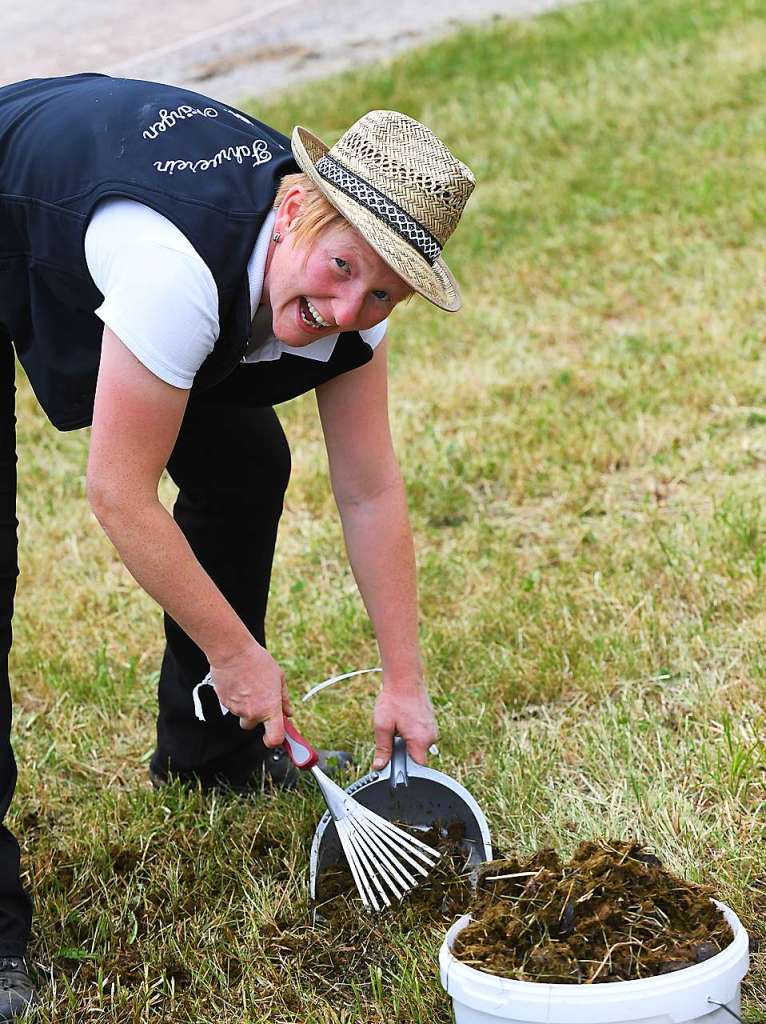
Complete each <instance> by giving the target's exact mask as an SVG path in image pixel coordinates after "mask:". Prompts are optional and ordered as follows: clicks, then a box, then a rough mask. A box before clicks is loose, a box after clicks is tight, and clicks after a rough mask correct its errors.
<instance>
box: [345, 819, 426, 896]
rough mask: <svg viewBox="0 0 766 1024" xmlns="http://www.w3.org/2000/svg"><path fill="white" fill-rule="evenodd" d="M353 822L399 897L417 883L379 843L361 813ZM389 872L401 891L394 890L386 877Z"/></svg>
mask: <svg viewBox="0 0 766 1024" xmlns="http://www.w3.org/2000/svg"><path fill="white" fill-rule="evenodd" d="M354 824H355V825H357V826H358V828H359V829H360V831H361V832H363V833H364V837H365V840H366V841H367V842H368V843H369V844H370V846H371V847H372V848H373V850H374V851H375V853H377V855H378V857H379V858H380V862H379V870H380V872H381V874H382V875H383V877H384V880H385V881H387V882H388V885H389V887H390V888H391V889H393V891H394V892H395V894H396V896H397V897H398V898H399V899H401V898H402V896H403V895H404V893H405V892H407V891H408V890H409V889H412V888H413V887H414V886H415V885H417V881H416V879H415V878H413V876H412V875H411V874H410V873H409V871H407V869H406V868H405V867H404V865H403V864H402V863H400V862H399V861H397V860H396V858H395V857H394V856H393V855H392V854H391V851H390V850H388V849H387V848H386V847H385V846H384V845H383V843H381V841H380V839H378V837H377V835H376V834H375V832H374V831H373V830H372V829H371V828H370V826H369V823H368V822H367V821H366V820H365V819H364V817H362V816H361V815H360V816H359V818H356V817H354ZM389 874H390V875H393V877H394V879H395V880H396V882H398V884H399V885H400V886H403V887H404V890H403V892H401V893H400V892H398V891H397V890H396V888H395V887H394V885H393V883H392V882H391V881H390V879H389V878H388V876H389Z"/></svg>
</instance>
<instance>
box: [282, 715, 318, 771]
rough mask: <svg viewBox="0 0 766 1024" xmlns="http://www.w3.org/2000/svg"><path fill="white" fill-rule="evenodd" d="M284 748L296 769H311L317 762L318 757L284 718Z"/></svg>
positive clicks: (288, 720)
mask: <svg viewBox="0 0 766 1024" xmlns="http://www.w3.org/2000/svg"><path fill="white" fill-rule="evenodd" d="M284 722H285V746H286V747H287V753H288V754H289V755H290V760H291V761H292V762H293V764H294V765H295V767H296V768H304V769H309V768H313V767H314V765H315V764H316V763H317V761H318V760H319V755H318V754H317V752H316V750H314V748H313V747H312V746H311V744H310V743H309V742H308V740H305V739H304V738H303V737H302V736H301V734H300V733H299V732H298V730H297V729H296V728H295V726H294V725H293V723H292V722H291V721H290V719H289V718H287V717H285V720H284Z"/></svg>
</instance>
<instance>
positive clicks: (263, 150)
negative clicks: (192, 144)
mask: <svg viewBox="0 0 766 1024" xmlns="http://www.w3.org/2000/svg"><path fill="white" fill-rule="evenodd" d="M245 159H248V160H252V161H253V167H259V166H260V165H261V164H267V163H268V162H269V160H271V153H270V152H269V147H268V146H267V145H266V143H265V142H264V140H263V139H253V141H252V144H251V145H241V146H227V147H226V149H219V150H218V152H217V153H216V154H215V155H214V156H211V157H208V158H207V159H204V160H155V162H154V167H155V170H157V171H158V172H159V173H160V174H175V172H176V171H191V172H192V174H196V173H197V171H209V170H212V169H215V168H217V167H222V166H223V163H224V161H225V160H226V161H229V162H231V161H232V160H234V161H235V162H236V163H238V164H241V163H242V162H243V161H244V160H245Z"/></svg>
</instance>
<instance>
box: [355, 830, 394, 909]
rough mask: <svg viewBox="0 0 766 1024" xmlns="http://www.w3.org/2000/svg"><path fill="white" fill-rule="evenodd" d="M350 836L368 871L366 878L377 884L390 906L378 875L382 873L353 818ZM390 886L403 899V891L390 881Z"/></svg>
mask: <svg viewBox="0 0 766 1024" xmlns="http://www.w3.org/2000/svg"><path fill="white" fill-rule="evenodd" d="M348 837H349V840H350V841H351V843H352V844H353V846H354V850H355V852H356V855H357V857H358V858H359V862H360V864H361V865H362V867H363V869H364V871H366V873H367V874H366V878H367V881H368V883H369V882H372V883H373V884H374V885H375V888H376V889H377V890H378V892H379V893H380V896H381V899H382V900H383V902H384V903H385V904H386V906H387V907H390V906H391V900H390V899H389V898H388V894H387V893H386V891H385V889H384V888H383V886H382V885H381V883H380V879H379V877H378V876H379V874H380V871H379V870H378V867H377V866H376V865H375V864H374V863H373V862H372V860H371V858H370V851H369V850H368V849H367V847H366V846H365V844H364V843H363V842H362V837H361V836H360V835H359V833H358V832H357V830H356V829H355V827H354V822H353V819H351V822H350V824H349V831H348ZM384 880H385V879H384ZM389 887H390V888H391V889H393V892H394V895H395V896H396V897H397V898H398V899H401V893H399V892H398V891H397V890H396V888H394V886H392V885H391V883H390V882H389ZM376 909H378V910H379V909H380V907H378V908H376Z"/></svg>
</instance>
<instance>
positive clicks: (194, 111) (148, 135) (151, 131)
mask: <svg viewBox="0 0 766 1024" xmlns="http://www.w3.org/2000/svg"><path fill="white" fill-rule="evenodd" d="M158 113H159V115H160V119H159V121H155V122H154V124H152V125H149V127H148V128H147V129H145V131H143V132H142V133H141V134H142V136H143V138H145V139H156V138H158V137H159V135H160V132H166V131H167V130H168V129H169V128H172V127H173V126H174V125H175V124H176V122H178V121H185V120H186V119H187V118H188V117H195V116H196V115H199V116H200V117H218V111H217V110H216V109H215V107H205V108H204V110H200V108H199V107H190V106H189V105H188V103H182V104H181V106H180V107H176V108H175V110H165V109H164V108H163V109H160V110H159V111H158Z"/></svg>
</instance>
